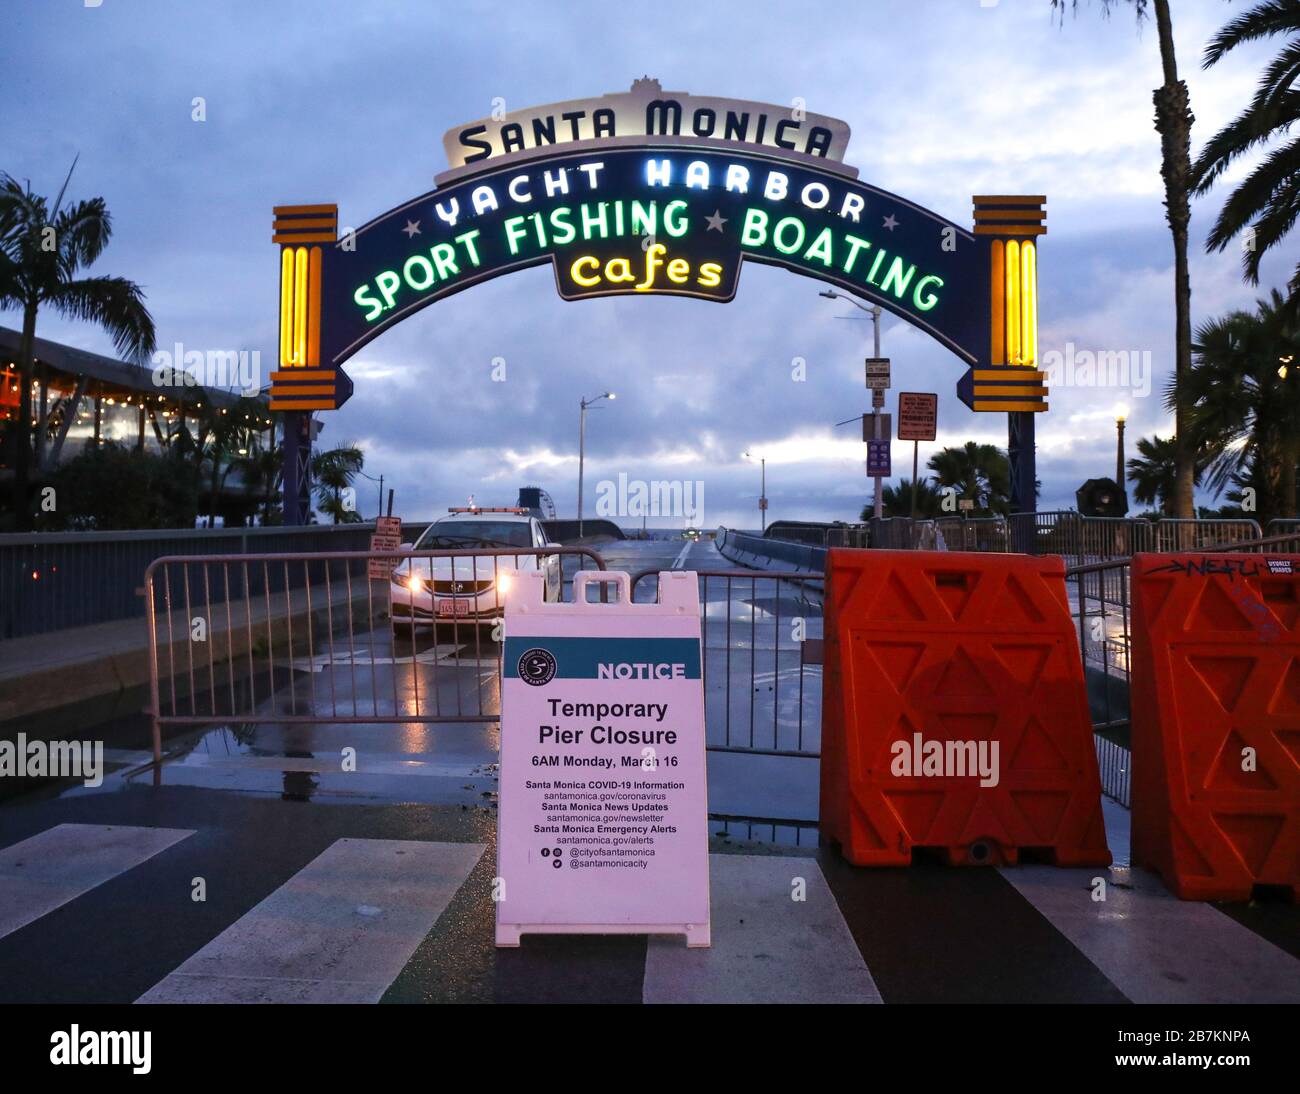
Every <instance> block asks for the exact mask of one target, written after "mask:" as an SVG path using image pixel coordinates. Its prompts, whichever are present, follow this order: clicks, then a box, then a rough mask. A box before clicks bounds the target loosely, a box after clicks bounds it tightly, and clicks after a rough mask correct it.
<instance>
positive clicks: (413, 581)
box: [402, 574, 424, 593]
mask: <svg viewBox="0 0 1300 1094" xmlns="http://www.w3.org/2000/svg"><path fill="white" fill-rule="evenodd" d="M402 584H403V585H405V586H406V587H407V588H408V589H409V590H410V591H411V592H413V593H422V592H424V579H423V578H421V577H420V576H419V575H418V574H411V575H410V576H408V577H407V579H406V580H405V581H404V582H402Z"/></svg>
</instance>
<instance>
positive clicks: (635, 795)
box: [496, 570, 709, 946]
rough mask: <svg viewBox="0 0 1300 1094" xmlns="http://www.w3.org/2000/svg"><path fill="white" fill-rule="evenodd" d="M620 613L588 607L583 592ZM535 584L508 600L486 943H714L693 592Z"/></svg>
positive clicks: (524, 579) (665, 578)
mask: <svg viewBox="0 0 1300 1094" xmlns="http://www.w3.org/2000/svg"><path fill="white" fill-rule="evenodd" d="M597 583H607V584H613V585H614V586H615V587H616V591H617V594H618V595H617V600H616V601H615V602H613V603H602V604H597V603H589V602H588V591H589V586H590V585H594V584H597ZM631 592H632V590H631V583H630V581H629V579H628V575H627V574H625V573H617V572H614V571H610V570H588V571H583V572H579V573H577V574H576V575H574V579H573V601H572V602H571V603H564V602H557V603H548V602H547V601H546V600H545V595H544V594H545V584H544V579H543V575H542V574H539V573H518V574H516V575H514V581H513V583H512V585H511V586H510V589H509V591H508V592H507V594H506V616H505V635H506V637H505V651H504V654H503V661H502V681H501V767H500V774H499V778H500V781H499V789H500V804H499V809H498V817H497V891H496V944H497V945H498V946H517V945H519V937H520V935H522V934H685V935H686V943H687V945H688V946H707V945H709V854H708V851H709V848H708V843H709V832H708V805H707V781H706V775H705V765H704V689H703V686H702V679H701V675H700V672H701V655H700V601H699V580H698V578H697V576H696V575H695V574H694V573H691V572H689V571H683V570H674V571H671V572H665V573H661V574H660V575H659V602H658V603H649V604H634V603H632V595H631Z"/></svg>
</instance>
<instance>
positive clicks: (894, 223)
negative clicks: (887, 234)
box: [880, 213, 898, 232]
mask: <svg viewBox="0 0 1300 1094" xmlns="http://www.w3.org/2000/svg"><path fill="white" fill-rule="evenodd" d="M880 223H881V224H883V225H884V226H885V227H886V228H888V229H889V230H890V231H891V232H892V231H893V230H894V229H895V228H897V227H898V218H897V217H896V216H894V214H893V213H890V214H889V216H887V217H885V219H884V220H882V221H881V222H880Z"/></svg>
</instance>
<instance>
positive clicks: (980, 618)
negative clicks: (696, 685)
mask: <svg viewBox="0 0 1300 1094" xmlns="http://www.w3.org/2000/svg"><path fill="white" fill-rule="evenodd" d="M826 577H827V586H826V610H825V625H826V645H825V669H824V672H825V676H824V683H823V687H824V692H823V702H822V769H821V829H822V832H823V834H825V835H826V836H828V837H829V838H830V839H832V840H834V841H835V842H838V843H839V844H840V847H841V849H842V852H843V854H844V856H845V858H847V859H848V860H849V861H850V862H853V863H855V864H857V865H860V866H894V865H906V864H908V863H910V862H911V861H912V852H913V849H915V848H937V849H939V850H940V851H942V852H943V853H944V854H946V856H947V859H948V861H949V862H951V863H954V864H957V863H995V864H996V863H1007V864H1009V863H1015V862H1017V861H1018V860H1019V857H1020V854H1021V852H1022V851H1031V850H1032V851H1033V852H1035V853H1036V854H1041V855H1042V856H1043V857H1044V858H1046V859H1050V861H1053V862H1055V863H1057V864H1058V865H1063V866H1064V865H1085V864H1087V865H1099V866H1104V865H1108V864H1109V863H1110V861H1111V858H1110V851H1109V849H1108V848H1107V846H1106V834H1105V828H1104V825H1103V822H1102V813H1101V781H1100V779H1099V777H1098V774H1097V754H1096V750H1095V747H1094V745H1093V739H1092V723H1091V720H1090V718H1089V715H1088V700H1087V694H1086V691H1085V688H1084V680H1083V668H1082V663H1081V661H1080V658H1079V644H1078V640H1077V638H1076V637H1075V632H1074V623H1073V620H1072V618H1071V616H1070V609H1069V604H1068V601H1067V599H1066V593H1065V567H1064V563H1063V562H1062V561H1061V560H1060V559H1059V558H1031V557H1028V556H1025V555H1002V554H964V553H958V552H946V551H940V552H934V551H874V550H873V551H843V550H834V551H830V552H829V555H828V559H827V566H826Z"/></svg>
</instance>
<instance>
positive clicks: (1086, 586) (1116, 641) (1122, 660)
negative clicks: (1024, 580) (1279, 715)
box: [1066, 521, 1300, 806]
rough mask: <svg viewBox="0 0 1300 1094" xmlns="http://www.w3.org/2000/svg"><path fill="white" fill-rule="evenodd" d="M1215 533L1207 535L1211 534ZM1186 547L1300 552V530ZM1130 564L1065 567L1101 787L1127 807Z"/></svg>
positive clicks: (1114, 562) (1187, 531)
mask: <svg viewBox="0 0 1300 1094" xmlns="http://www.w3.org/2000/svg"><path fill="white" fill-rule="evenodd" d="M1193 523H1197V524H1201V525H1206V524H1209V523H1211V522H1207V521H1199V522H1188V525H1191V524H1193ZM1214 523H1218V522H1214ZM1226 523H1234V522H1226ZM1246 523H1248V524H1252V523H1253V522H1246ZM1152 527H1155V526H1154V525H1153V526H1152ZM1184 528H1185V532H1184V534H1185V535H1187V534H1191V535H1194V534H1195V533H1196V531H1197V530H1196V529H1193V528H1190V527H1187V526H1184ZM1202 531H1203V530H1202ZM1214 534H1215V533H1210V535H1211V536H1213V535H1214ZM1150 549H1151V548H1148V550H1150ZM1187 549H1188V550H1193V551H1197V550H1202V551H1207V552H1210V553H1213V552H1216V551H1223V552H1228V551H1234V552H1235V551H1242V552H1250V553H1261V552H1280V553H1294V552H1296V551H1300V529H1297V530H1296V531H1292V532H1289V533H1284V534H1281V535H1274V536H1269V537H1255V538H1251V539H1247V540H1243V541H1239V542H1231V543H1218V544H1214V545H1210V546H1206V547H1190V548H1187ZM1129 563H1130V559H1129V558H1128V557H1124V558H1116V559H1110V560H1107V561H1101V562H1090V563H1084V564H1081V565H1075V566H1071V567H1069V568H1068V569H1067V570H1066V590H1067V593H1068V595H1069V598H1070V610H1071V611H1072V612H1073V613H1074V615H1075V618H1076V619H1077V620H1078V627H1079V652H1080V655H1081V656H1082V658H1083V669H1084V677H1085V680H1086V682H1087V688H1088V699H1089V703H1090V705H1091V707H1092V711H1093V732H1094V734H1095V739H1096V745H1097V759H1098V763H1099V765H1100V768H1101V779H1102V789H1103V790H1104V791H1105V793H1106V794H1107V795H1108V796H1109V797H1112V798H1114V799H1115V800H1116V801H1118V802H1119V803H1120V804H1121V805H1125V806H1127V805H1129V778H1130V766H1131V765H1130V762H1129V747H1128V746H1129V733H1130V726H1129V718H1130V706H1129V690H1130V684H1131V679H1132V676H1131V673H1132V669H1131V665H1130V662H1129V656H1130V628H1129V569H1130V567H1129Z"/></svg>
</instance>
